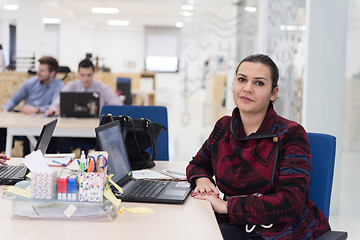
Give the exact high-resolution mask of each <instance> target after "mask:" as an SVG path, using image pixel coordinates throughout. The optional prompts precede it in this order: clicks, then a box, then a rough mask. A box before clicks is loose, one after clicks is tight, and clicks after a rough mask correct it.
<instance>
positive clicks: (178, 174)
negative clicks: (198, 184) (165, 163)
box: [161, 169, 186, 181]
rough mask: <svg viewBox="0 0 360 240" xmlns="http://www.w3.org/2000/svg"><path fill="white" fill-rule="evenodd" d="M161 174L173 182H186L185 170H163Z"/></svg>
mask: <svg viewBox="0 0 360 240" xmlns="http://www.w3.org/2000/svg"><path fill="white" fill-rule="evenodd" d="M161 172H162V173H163V174H165V175H167V176H170V177H172V178H173V179H175V180H182V181H186V172H185V170H183V171H181V170H171V169H165V170H162V171H161Z"/></svg>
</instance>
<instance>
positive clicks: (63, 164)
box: [52, 160, 66, 167]
mask: <svg viewBox="0 0 360 240" xmlns="http://www.w3.org/2000/svg"><path fill="white" fill-rule="evenodd" d="M52 162H53V163H56V164H59V165H61V166H63V167H66V164H65V163H61V162H58V161H55V160H52Z"/></svg>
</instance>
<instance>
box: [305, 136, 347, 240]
mask: <svg viewBox="0 0 360 240" xmlns="http://www.w3.org/2000/svg"><path fill="white" fill-rule="evenodd" d="M307 135H308V138H309V144H310V151H311V181H310V185H309V198H310V200H311V201H313V202H314V203H315V205H316V206H317V207H318V208H319V209H320V210H321V211H322V212H323V213H324V214H325V216H326V217H327V219H329V210H330V199H331V189H332V183H333V175H334V164H335V151H336V138H335V137H334V136H331V135H328V134H321V133H307ZM325 239H330V240H331V239H336V240H343V239H347V232H339V231H328V232H326V233H324V234H323V235H321V236H320V237H319V238H317V240H325Z"/></svg>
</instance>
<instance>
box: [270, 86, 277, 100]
mask: <svg viewBox="0 0 360 240" xmlns="http://www.w3.org/2000/svg"><path fill="white" fill-rule="evenodd" d="M278 92H279V86H276V87H275V88H273V90H272V92H271V96H270V101H272V102H273V101H275V99H276V98H277V95H278Z"/></svg>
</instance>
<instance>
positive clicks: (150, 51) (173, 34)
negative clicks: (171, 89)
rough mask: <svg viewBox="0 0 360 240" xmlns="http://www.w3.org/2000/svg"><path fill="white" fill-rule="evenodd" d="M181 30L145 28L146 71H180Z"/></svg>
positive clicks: (173, 28)
mask: <svg viewBox="0 0 360 240" xmlns="http://www.w3.org/2000/svg"><path fill="white" fill-rule="evenodd" d="M178 56H179V29H178V28H175V27H146V28H145V70H147V71H152V72H177V71H178V69H179V58H178Z"/></svg>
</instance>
